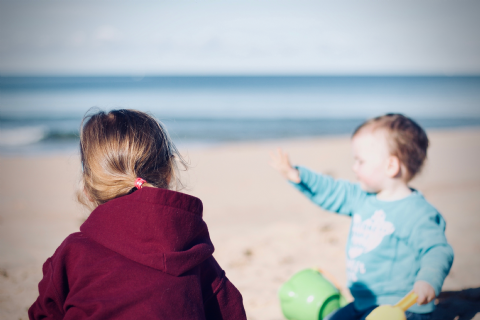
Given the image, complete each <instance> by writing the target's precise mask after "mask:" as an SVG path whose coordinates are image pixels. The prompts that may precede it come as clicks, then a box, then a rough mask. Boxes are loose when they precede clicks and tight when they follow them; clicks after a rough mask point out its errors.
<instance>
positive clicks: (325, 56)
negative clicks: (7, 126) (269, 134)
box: [0, 0, 480, 77]
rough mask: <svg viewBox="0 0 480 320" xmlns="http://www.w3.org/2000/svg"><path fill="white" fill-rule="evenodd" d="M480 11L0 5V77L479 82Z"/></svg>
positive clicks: (405, 2) (428, 2)
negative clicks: (457, 78)
mask: <svg viewBox="0 0 480 320" xmlns="http://www.w3.org/2000/svg"><path fill="white" fill-rule="evenodd" d="M479 15H480V1H471V0H455V1H453V0H448V1H447V0H422V1H419V0H415V1H413V0H402V1H390V0H381V1H377V0H375V1H372V0H367V1H363V0H355V1H353V0H350V1H345V0H340V1H305V0H296V1H293V0H292V1H281V0H275V1H273V0H272V1H266V0H256V1H253V0H242V1H239V0H236V1H233V0H202V1H198V0H195V1H189V0H175V1H173V0H171V1H163V0H156V1H145V0H141V1H121V0H120V1H113V0H111V1H106V0H104V1H88V0H86V1H76V0H62V1H59V0H55V1H53V0H42V1H26V0H15V1H5V0H0V76H8V75H128V76H140V77H142V76H145V75H242V74H248V75H479V74H480V37H479V36H478V34H479V32H480V18H479Z"/></svg>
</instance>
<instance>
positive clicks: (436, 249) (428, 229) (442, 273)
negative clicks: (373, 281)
mask: <svg viewBox="0 0 480 320" xmlns="http://www.w3.org/2000/svg"><path fill="white" fill-rule="evenodd" d="M411 239H412V240H411V241H412V244H413V246H414V248H415V249H416V250H417V252H418V254H419V256H420V257H421V260H420V270H419V271H418V274H417V277H416V279H415V281H418V280H423V281H426V282H428V283H429V284H430V285H431V286H432V287H433V288H434V289H435V293H436V295H437V296H438V294H439V293H440V291H441V289H442V285H443V281H444V280H445V277H446V276H447V275H448V273H449V272H450V268H451V267H452V263H453V249H452V247H451V246H450V245H449V244H448V242H447V239H446V237H445V220H444V219H443V218H442V216H441V215H440V214H439V213H438V212H432V213H431V214H428V215H425V216H424V217H422V218H421V219H419V220H418V221H417V222H416V226H415V227H414V228H413V230H412V234H411Z"/></svg>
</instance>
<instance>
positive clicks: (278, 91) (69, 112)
mask: <svg viewBox="0 0 480 320" xmlns="http://www.w3.org/2000/svg"><path fill="white" fill-rule="evenodd" d="M92 107H94V108H99V109H102V110H110V109H115V108H134V109H139V110H143V111H147V112H150V113H152V114H153V115H154V116H156V117H157V118H158V119H160V120H161V121H162V122H163V123H164V124H165V126H166V127H167V129H168V131H169V133H170V135H171V136H172V139H173V140H174V142H175V143H176V144H177V145H179V146H180V147H181V146H182V145H183V146H185V145H189V146H204V145H211V144H217V143H224V142H230V141H247V140H272V139H281V138H294V137H314V136H322V135H337V134H350V133H351V132H352V131H353V130H354V129H355V127H356V126H358V125H359V124H360V123H361V122H362V121H364V120H365V119H367V118H369V117H373V116H377V115H380V114H384V113H387V112H400V113H404V114H406V115H408V116H410V117H412V118H414V119H416V120H417V121H418V122H419V123H420V124H421V125H423V126H424V127H426V128H440V127H467V126H480V77H316V76H305V77H301V76H298V77H294V76H284V77H280V76H271V77H260V76H257V77H253V76H252V77H248V76H211V77H200V76H198V77H191V76H190V77H189V76H172V77H143V78H141V77H0V154H3V155H17V154H39V153H50V152H74V151H75V150H76V149H77V146H78V130H79V126H80V122H81V119H82V117H83V115H84V114H85V113H86V112H87V111H88V110H89V109H90V108H92Z"/></svg>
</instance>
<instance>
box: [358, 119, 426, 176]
mask: <svg viewBox="0 0 480 320" xmlns="http://www.w3.org/2000/svg"><path fill="white" fill-rule="evenodd" d="M366 129H370V130H373V131H374V130H377V129H384V130H386V132H387V139H388V142H389V147H390V154H391V155H394V156H396V157H397V158H398V160H400V162H401V163H402V164H403V165H404V166H405V169H406V171H407V172H406V180H407V181H410V180H412V179H413V178H414V177H415V176H416V175H417V174H418V173H419V172H420V171H421V169H422V167H423V164H424V162H425V159H426V158H427V149H428V145H429V141H428V137H427V134H426V133H425V131H424V130H423V129H422V127H420V125H419V124H418V123H416V122H415V121H413V120H412V119H410V118H408V117H405V116H404V115H402V114H398V113H389V114H386V115H383V116H379V117H376V118H373V119H370V120H367V121H365V122H364V123H363V124H361V125H360V126H359V127H358V128H357V129H356V130H355V131H354V133H353V135H352V137H355V136H356V135H357V134H359V133H360V132H363V131H364V130H366Z"/></svg>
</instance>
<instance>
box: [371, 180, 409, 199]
mask: <svg viewBox="0 0 480 320" xmlns="http://www.w3.org/2000/svg"><path fill="white" fill-rule="evenodd" d="M411 193H412V189H410V187H409V186H408V185H407V184H406V183H405V182H404V181H402V180H397V179H395V180H392V181H389V183H388V184H387V185H386V187H385V188H384V189H382V190H380V191H379V192H378V193H377V199H378V200H383V201H395V200H400V199H403V198H406V197H408V196H409V195H410V194H411Z"/></svg>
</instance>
